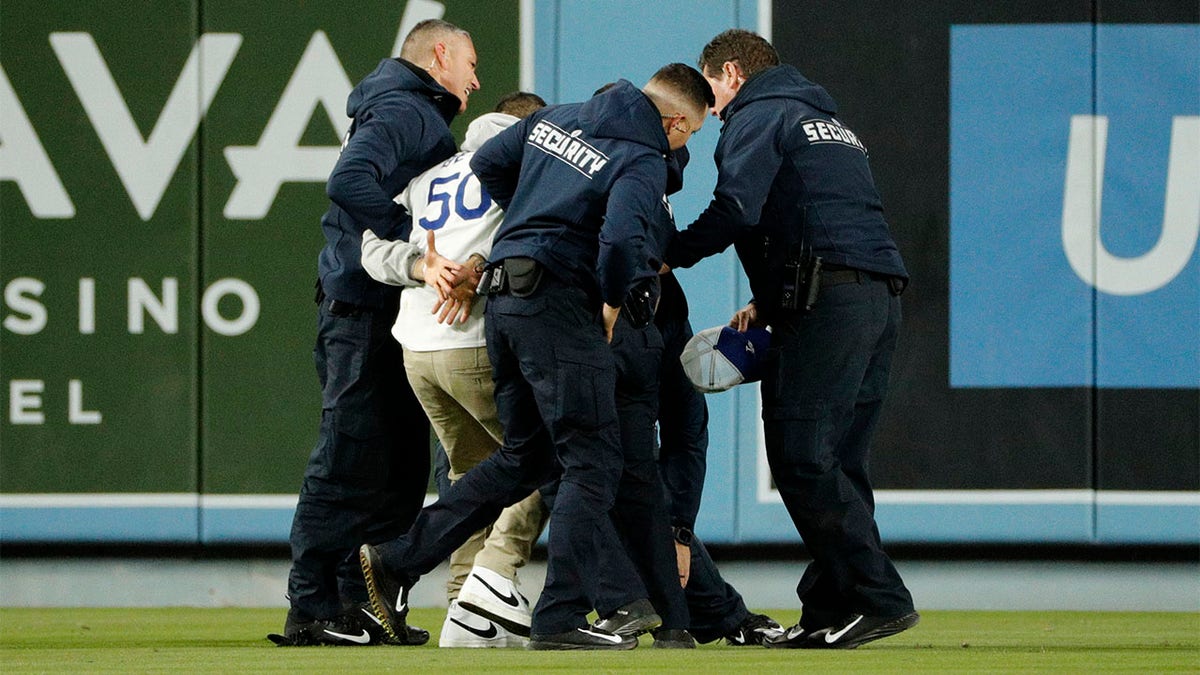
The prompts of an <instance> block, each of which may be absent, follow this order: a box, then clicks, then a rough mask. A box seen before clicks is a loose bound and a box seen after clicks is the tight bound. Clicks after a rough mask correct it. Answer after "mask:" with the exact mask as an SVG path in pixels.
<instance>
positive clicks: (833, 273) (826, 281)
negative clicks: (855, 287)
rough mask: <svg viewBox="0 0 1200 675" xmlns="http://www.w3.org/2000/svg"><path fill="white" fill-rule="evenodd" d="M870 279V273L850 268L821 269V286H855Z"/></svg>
mask: <svg viewBox="0 0 1200 675" xmlns="http://www.w3.org/2000/svg"><path fill="white" fill-rule="evenodd" d="M870 278H871V276H870V273H868V272H863V271H862V270H855V269H850V268H848V267H847V268H844V269H834V270H831V269H829V268H828V267H824V268H822V269H821V285H822V286H836V285H838V284H857V283H859V282H861V281H867V280H869V279H870Z"/></svg>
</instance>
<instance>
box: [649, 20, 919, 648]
mask: <svg viewBox="0 0 1200 675" xmlns="http://www.w3.org/2000/svg"><path fill="white" fill-rule="evenodd" d="M700 65H701V67H702V68H703V70H704V76H705V78H706V79H707V80H708V82H709V84H711V85H712V87H713V92H714V94H715V95H716V101H717V103H716V106H714V109H713V110H714V113H716V114H718V115H719V116H720V117H721V119H722V120H723V122H724V126H723V128H722V130H721V139H720V141H719V142H718V144H717V149H716V155H715V158H716V162H717V168H718V171H719V176H718V179H717V186H716V189H715V191H714V198H713V201H712V202H711V203H710V205H709V206H708V208H707V209H705V211H704V212H703V213H701V214H700V216H699V217H698V218H697V219H696V221H695V222H693V223H692V224H691V225H690V226H689V227H688V228H687V229H686V230H685V231H683V232H681V233H680V234H679V236H677V237H676V238H675V240H674V241H673V242H672V244H671V246H670V247H669V248H668V250H667V254H666V263H667V265H669V266H671V267H687V266H690V265H692V264H694V263H696V262H697V261H698V260H700V259H701V258H703V257H705V256H708V255H712V254H714V253H718V252H720V251H722V250H724V249H725V248H727V247H728V246H729V245H730V244H734V245H735V247H736V249H737V252H738V257H739V258H740V260H741V262H742V265H743V267H744V268H745V270H746V273H747V275H748V277H749V281H750V288H751V291H752V292H753V294H754V300H753V301H752V302H751V303H750V304H749V305H747V306H746V307H745V308H743V309H742V310H739V311H738V312H737V313H736V314H735V315H734V318H733V320H732V321H731V322H730V324H731V325H732V326H734V327H736V328H738V329H739V330H745V329H746V328H747V327H749V326H753V325H769V326H770V327H771V328H772V329H773V332H772V338H771V342H772V345H771V353H770V363H769V366H768V368H769V370H768V373H767V375H766V377H765V378H764V379H763V383H762V390H761V391H762V405H763V409H762V418H763V424H764V431H765V434H766V448H767V459H768V462H769V464H770V467H771V474H772V476H773V477H774V479H775V484H776V486H777V487H778V489H779V492H780V495H781V496H782V498H783V502H784V505H785V506H786V507H787V509H788V513H789V514H790V515H791V517H792V522H793V523H794V524H795V526H796V529H797V531H798V532H799V533H800V536H801V537H802V538H803V539H804V543H805V545H806V547H807V549H808V552H809V554H810V555H811V556H812V557H813V562H812V563H811V564H810V565H809V566H808V569H807V570H805V573H804V575H803V577H802V578H801V580H800V583H799V585H798V587H797V594H798V595H799V597H800V600H801V602H802V603H803V613H802V616H801V618H800V621H799V622H798V623H797V625H795V626H793V627H792V628H791V629H789V630H787V631H785V632H784V633H782V634H781V635H779V636H778V637H776V638H774V639H772V640H770V641H769V642H768V643H767V644H768V646H774V647H802V648H853V647H857V646H858V645H861V644H863V643H865V642H869V641H871V640H876V639H879V638H882V637H887V636H889V635H893V634H895V633H898V632H900V631H902V630H905V629H907V628H909V627H911V626H913V625H915V624H916V623H917V620H918V618H919V617H918V615H917V613H916V611H914V609H913V602H912V596H911V595H910V594H909V591H908V589H907V588H905V586H904V582H903V581H902V580H901V578H900V575H899V573H897V571H896V568H895V566H894V565H893V564H892V561H891V560H890V559H889V558H888V556H887V555H886V554H885V553H884V552H883V549H882V546H881V543H880V538H879V531H878V529H877V528H876V525H875V518H874V512H875V502H874V497H873V494H872V489H871V483H870V479H869V477H868V470H867V467H868V466H869V461H868V458H869V446H870V440H871V435H872V432H873V431H874V428H875V423H876V421H877V420H878V417H879V412H880V408H881V406H882V404H883V399H884V395H885V393H886V390H887V380H888V372H889V370H890V367H891V359H892V353H893V351H894V350H895V347H896V335H897V329H898V327H899V323H900V300H899V297H898V296H899V293H900V291H901V290H903V287H904V285H905V284H906V282H907V279H908V274H907V272H906V271H905V269H904V264H903V262H902V261H901V259H900V254H899V252H898V251H897V249H896V245H895V243H894V241H893V240H892V236H891V234H890V232H889V231H888V227H887V223H886V222H885V221H884V218H883V209H882V205H881V203H880V199H879V194H878V192H877V191H876V189H875V185H874V182H873V180H872V178H871V172H870V168H869V167H868V163H867V154H866V150H865V148H864V147H863V144H862V143H861V141H859V139H858V138H857V136H855V134H854V133H853V132H852V131H850V130H849V129H847V128H846V126H845V125H843V124H842V123H841V121H840V120H838V119H837V118H836V117H835V114H836V112H837V105H836V104H835V103H834V101H833V99H832V98H831V97H830V96H829V94H828V93H827V92H826V91H825V90H824V89H823V88H821V87H820V86H818V85H816V84H814V83H812V82H810V81H809V80H807V79H805V78H804V76H802V75H801V74H800V73H799V72H798V71H796V69H795V68H792V67H791V66H787V65H779V56H778V54H776V52H775V49H774V47H772V46H771V45H770V43H768V42H767V41H766V40H764V39H763V38H761V37H760V36H758V35H755V34H754V33H752V32H750V31H745V30H737V29H734V30H729V31H726V32H724V33H721V34H720V35H717V36H716V37H715V38H713V40H712V41H710V42H709V43H708V45H706V46H705V48H704V50H703V52H702V53H701V56H700Z"/></svg>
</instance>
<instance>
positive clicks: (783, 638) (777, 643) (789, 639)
mask: <svg viewBox="0 0 1200 675" xmlns="http://www.w3.org/2000/svg"><path fill="white" fill-rule="evenodd" d="M808 637H809V633H808V631H806V630H804V628H802V627H801V626H800V624H796V625H795V626H792V627H791V628H789V629H787V630H780V631H779V633H777V634H776V635H772V636H770V637H767V638H764V639H763V641H762V646H764V647H770V648H771V649H800V648H802V647H804V646H805V644H804V643H805V642H807V641H808Z"/></svg>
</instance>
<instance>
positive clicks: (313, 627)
mask: <svg viewBox="0 0 1200 675" xmlns="http://www.w3.org/2000/svg"><path fill="white" fill-rule="evenodd" d="M408 636H409V642H407V643H403V644H410V645H421V644H425V643H426V642H428V641H429V631H427V630H424V629H421V628H417V627H416V626H408ZM267 639H268V640H270V641H271V642H274V643H275V644H276V645H279V646H280V647H309V646H314V645H321V646H327V647H365V646H369V645H383V644H401V643H398V642H395V641H393V640H392V639H391V637H389V636H388V634H387V633H386V632H385V631H384V630H383V625H382V624H380V622H379V619H376V618H375V615H374V614H373V613H372V612H371V606H370V605H369V604H368V603H365V602H364V603H361V604H359V605H355V606H354V607H351V608H350V609H348V610H346V611H345V612H343V613H342V614H339V615H338V616H335V617H333V618H332V619H317V620H313V621H305V620H297V619H296V617H295V614H294V613H293V612H288V620H287V622H285V623H284V627H283V635H279V634H278V633H271V634H269V635H267Z"/></svg>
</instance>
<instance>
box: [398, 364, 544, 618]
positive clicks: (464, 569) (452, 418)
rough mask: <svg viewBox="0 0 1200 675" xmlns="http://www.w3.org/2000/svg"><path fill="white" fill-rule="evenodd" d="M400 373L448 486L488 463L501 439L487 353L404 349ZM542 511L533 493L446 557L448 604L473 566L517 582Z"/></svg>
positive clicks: (538, 529)
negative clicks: (433, 441) (443, 462)
mask: <svg viewBox="0 0 1200 675" xmlns="http://www.w3.org/2000/svg"><path fill="white" fill-rule="evenodd" d="M404 369H405V371H406V372H407V374H408V382H409V384H410V385H412V389H413V393H415V394H416V396H417V399H418V400H419V401H420V402H421V407H422V408H424V409H425V414H426V415H427V416H428V417H429V422H430V424H431V425H432V426H433V431H434V433H436V434H437V437H438V439H439V440H440V441H441V442H442V447H444V448H445V449H446V456H447V457H448V458H449V459H450V475H449V478H450V481H451V482H454V481H457V480H458V479H459V478H462V476H463V474H465V473H466V472H467V471H468V470H470V469H471V467H473V466H475V465H476V464H478V463H480V462H482V461H483V460H485V459H487V457H488V456H489V455H491V454H492V452H494V451H495V450H496V448H498V447H500V443H501V442H502V440H503V438H504V433H503V430H502V429H501V427H500V421H499V419H498V418H497V416H496V402H495V399H494V398H493V397H492V389H493V385H492V366H491V363H490V362H489V361H488V356H487V348H486V347H477V348H465V349H445V350H440V351H433V352H414V351H410V350H408V349H405V350H404ZM547 515H548V514H547V513H546V509H545V507H544V506H543V505H542V499H541V496H540V495H539V494H538V493H537V492H534V493H533V494H531V495H529V496H528V497H526V498H525V499H523V500H521V501H519V502H517V503H516V504H513V505H512V506H510V507H508V508H506V509H504V511H502V512H501V513H500V516H499V517H498V518H497V519H496V522H495V523H494V524H493V525H492V526H491V527H487V528H484V529H482V530H480V531H478V532H476V533H475V534H473V535H471V538H470V539H468V540H467V541H466V542H464V543H463V545H462V546H460V547H458V549H457V550H456V551H455V552H454V553H453V554H451V556H450V578H449V580H448V581H447V582H446V596H447V598H448V599H449V600H454V599H455V598H457V597H458V590H459V589H460V588H462V584H463V582H464V581H466V578H467V575H468V574H470V572H471V567H472V566H473V565H480V566H482V567H486V568H488V569H490V570H492V571H493V572H496V573H498V574H501V575H503V576H505V577H508V578H509V579H512V580H514V581H515V580H516V577H517V568H519V567H521V566H523V565H524V564H525V563H526V562H528V561H529V555H530V549H531V548H532V547H533V543H534V542H535V541H537V538H538V535H540V534H541V531H542V528H543V527H544V526H545V523H546V517H547Z"/></svg>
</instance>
